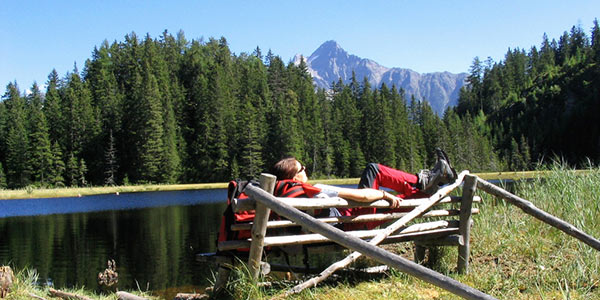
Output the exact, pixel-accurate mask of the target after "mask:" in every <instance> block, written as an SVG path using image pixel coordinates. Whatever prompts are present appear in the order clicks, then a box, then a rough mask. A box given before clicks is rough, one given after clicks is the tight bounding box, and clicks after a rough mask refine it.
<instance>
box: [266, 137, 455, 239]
mask: <svg viewBox="0 0 600 300" xmlns="http://www.w3.org/2000/svg"><path fill="white" fill-rule="evenodd" d="M436 154H437V162H436V164H435V166H434V167H433V168H432V169H431V170H421V171H420V172H419V173H417V174H410V173H407V172H404V171H400V170H396V169H393V168H390V167H388V166H385V165H382V164H378V163H370V164H368V165H367V166H366V168H365V169H364V171H363V173H362V176H361V178H360V182H359V183H358V188H356V189H355V188H342V187H333V186H328V185H322V184H316V185H311V184H309V183H307V181H308V176H307V175H306V167H305V166H304V165H303V164H302V163H300V162H299V161H298V160H297V159H296V158H294V157H288V158H284V159H282V160H280V161H278V162H277V163H276V164H275V165H274V166H273V167H272V169H271V171H270V172H271V174H273V175H275V176H277V183H276V185H275V191H274V192H273V195H274V196H276V197H307V198H313V197H317V198H323V197H341V198H344V199H347V200H354V201H358V202H372V201H375V200H381V199H383V200H386V201H388V202H389V203H390V207H391V208H398V207H399V205H400V201H402V199H407V198H418V197H427V196H428V195H431V194H433V193H435V192H436V191H437V189H438V186H440V185H443V184H447V183H451V182H454V181H455V180H456V177H457V175H456V171H454V169H453V168H452V167H451V166H450V162H449V160H448V157H447V155H446V153H445V152H444V151H442V150H441V149H439V148H437V149H436ZM380 187H384V188H388V189H392V190H394V191H395V192H396V193H397V195H393V194H391V193H388V192H386V191H384V190H380V189H379V188H380ZM370 213H375V208H369V207H366V208H348V209H338V210H335V209H332V210H331V211H330V213H329V215H331V216H335V215H343V216H351V215H361V214H370ZM363 226H366V227H367V228H369V229H370V228H373V227H375V224H374V223H367V224H365V225H363ZM357 227H360V224H353V226H352V229H358V228H357Z"/></svg>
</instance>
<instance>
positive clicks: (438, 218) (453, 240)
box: [215, 171, 481, 289]
mask: <svg viewBox="0 0 600 300" xmlns="http://www.w3.org/2000/svg"><path fill="white" fill-rule="evenodd" d="M463 180H464V187H463V191H462V195H461V196H449V194H450V193H452V192H453V191H454V190H455V189H456V188H457V187H459V186H461V185H463ZM260 184H261V188H262V189H263V190H265V191H267V192H269V193H272V191H273V187H274V184H275V182H274V177H273V176H272V175H270V174H262V175H261V180H260ZM476 185H477V180H476V177H475V176H471V175H469V174H468V171H463V172H461V173H460V174H459V176H458V180H457V181H456V182H455V183H453V184H450V185H448V186H445V187H443V188H441V189H440V190H439V191H438V192H436V193H435V194H434V195H432V196H431V197H430V198H423V199H406V200H403V201H402V202H401V203H400V208H401V209H402V211H403V212H386V211H389V203H388V202H387V201H384V200H379V201H374V202H371V203H361V202H354V201H349V200H345V199H342V198H275V199H276V200H277V201H281V202H282V203H285V204H287V205H290V206H292V207H293V208H295V209H298V210H301V211H305V212H311V211H312V210H315V209H328V208H349V207H375V208H377V213H375V214H365V215H358V216H341V217H324V218H316V219H317V220H318V221H320V222H323V223H326V224H344V223H362V222H374V221H377V222H385V223H384V224H383V225H381V226H380V227H379V228H376V229H372V230H356V231H345V233H346V234H348V235H350V236H353V237H358V238H360V239H363V240H370V239H379V240H380V241H379V240H378V241H377V242H375V243H374V244H378V243H399V242H414V244H415V256H414V260H415V261H416V262H421V261H423V259H424V255H425V249H426V247H431V246H457V247H458V260H457V270H458V271H459V272H466V271H467V270H468V264H469V252H470V249H469V239H470V228H471V226H472V215H473V214H477V213H478V212H479V210H478V209H477V208H474V207H473V203H474V202H475V203H476V202H480V201H481V199H480V198H479V197H476V196H475V195H474V192H475V188H476ZM232 209H233V210H234V211H248V210H252V209H255V210H256V216H255V218H254V222H250V223H245V224H234V225H232V227H231V230H232V231H240V230H251V232H252V236H251V238H247V239H240V240H230V241H222V242H219V243H218V249H219V251H220V252H223V251H232V250H235V249H240V248H246V249H248V248H249V249H250V251H249V255H248V256H249V257H248V266H249V269H250V270H251V273H252V276H254V277H256V278H258V274H259V271H260V268H261V267H260V266H261V265H262V266H263V268H264V267H268V266H269V265H267V264H265V262H261V259H262V254H263V249H264V248H265V247H268V248H269V249H277V248H285V247H289V246H296V245H325V244H328V243H329V244H330V243H331V242H332V241H331V240H330V239H328V238H327V237H325V236H323V235H321V234H318V233H311V232H308V231H307V230H302V231H301V232H300V231H299V230H296V233H295V234H293V235H289V234H285V232H286V231H289V230H290V229H291V228H298V227H299V226H301V225H299V224H297V223H296V222H294V221H291V220H275V221H269V220H268V217H269V213H270V209H269V208H268V207H266V206H264V205H262V204H261V203H258V202H257V201H255V200H254V199H253V198H248V199H234V201H233V203H232ZM409 222H410V223H409ZM390 223H391V224H392V225H390V226H388V227H385V226H386V225H389V224H390ZM337 227H341V226H337ZM371 242H373V241H371ZM359 255H360V254H359ZM224 266H225V264H224V265H223V266H222V267H221V268H219V274H218V277H217V282H216V283H215V289H218V288H220V287H221V286H222V285H223V284H224V283H225V282H224V281H226V280H227V276H228V271H227V268H225V267H224ZM289 268H290V269H292V270H302V269H303V268H294V267H293V266H290V267H289ZM305 269H306V268H305ZM264 273H266V272H265V270H263V274H264Z"/></svg>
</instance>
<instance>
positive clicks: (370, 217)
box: [231, 208, 479, 231]
mask: <svg viewBox="0 0 600 300" xmlns="http://www.w3.org/2000/svg"><path fill="white" fill-rule="evenodd" d="M471 213H472V214H478V213H479V209H478V208H473V209H472V210H471ZM406 214H407V212H397V213H379V214H367V215H358V216H339V217H326V218H318V219H317V220H319V221H321V222H324V223H330V224H331V223H333V224H335V223H363V222H377V221H389V220H396V219H400V218H402V217H403V216H405V215H406ZM459 214H460V210H458V209H438V210H431V211H428V212H426V213H425V214H423V215H421V216H420V218H432V217H448V216H458V215H459ZM252 224H253V223H252V222H249V223H242V224H233V225H231V230H232V231H240V230H250V229H251V228H252ZM293 226H298V225H296V223H294V222H292V221H289V220H276V221H269V222H267V229H273V228H285V227H293Z"/></svg>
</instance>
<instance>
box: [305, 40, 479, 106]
mask: <svg viewBox="0 0 600 300" xmlns="http://www.w3.org/2000/svg"><path fill="white" fill-rule="evenodd" d="M302 57H304V59H305V62H306V65H307V67H308V71H309V72H310V74H311V75H312V78H313V82H314V83H315V85H316V86H317V87H319V88H324V89H329V88H330V87H331V84H332V83H333V82H337V81H338V80H339V79H340V78H341V79H342V81H343V82H344V83H346V84H347V83H349V82H350V81H351V79H352V72H353V71H354V72H355V74H356V79H357V80H358V81H359V82H362V81H363V79H364V78H365V77H366V78H367V80H368V81H369V83H370V84H371V86H372V87H373V88H378V87H380V86H381V84H383V83H385V84H386V85H387V86H388V87H392V85H395V86H396V88H398V89H400V88H402V89H404V91H405V92H406V95H407V97H411V96H414V97H415V98H416V99H417V100H421V101H422V100H425V101H428V102H429V104H430V105H431V107H432V109H433V110H434V111H435V112H436V113H437V114H438V115H442V114H443V113H444V110H446V108H447V107H450V106H454V105H456V103H457V100H458V95H459V91H460V88H461V87H462V86H463V85H464V82H465V79H466V77H467V73H460V74H453V73H450V72H434V73H423V74H420V73H418V72H415V71H413V70H410V69H403V68H388V67H384V66H382V65H380V64H378V63H377V62H375V61H373V60H370V59H366V58H360V57H358V56H355V55H352V54H348V52H346V51H345V50H344V49H342V47H340V45H339V44H338V43H337V42H335V41H327V42H325V43H323V44H322V45H321V46H319V48H317V50H315V51H314V52H313V53H312V54H311V55H310V56H309V57H305V56H302V55H299V54H298V55H296V57H295V58H294V62H295V63H296V64H299V63H300V60H301V58H302Z"/></svg>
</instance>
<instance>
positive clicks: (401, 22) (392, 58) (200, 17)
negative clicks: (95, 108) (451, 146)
mask: <svg viewBox="0 0 600 300" xmlns="http://www.w3.org/2000/svg"><path fill="white" fill-rule="evenodd" d="M599 16H600V1H598V0H594V1H580V0H570V1H555V0H545V1H538V0H535V1H523V0H519V1H512V0H504V1H486V0H483V1H459V0H456V1H452V0H445V1H415V0H410V1H404V0H396V1H380V0H369V1H349V0H345V1H326V0H319V1H313V0H303V1H286V0H278V1H236V0H230V1H228V0H220V1H164V0H163V1H133V0H131V1H127V0H121V1H112V0H104V1H61V0H55V1H42V0H40V1H27V0H0V37H1V40H0V84H1V85H2V89H0V94H4V92H5V87H6V85H7V84H8V83H9V82H12V81H15V80H16V81H17V83H18V85H19V88H20V89H21V90H22V91H23V90H25V89H27V88H29V87H31V85H32V83H33V82H34V81H36V82H37V83H38V84H39V85H41V86H43V85H44V83H45V82H46V80H47V76H48V74H49V73H50V72H51V71H52V69H56V70H57V72H58V74H59V75H60V76H61V77H62V76H64V75H66V74H67V72H71V71H73V66H74V63H77V66H78V68H79V70H80V71H81V70H82V69H83V66H84V62H85V60H86V59H88V58H90V57H91V53H92V50H93V48H94V46H98V45H100V44H101V43H102V41H103V40H108V41H109V42H113V41H118V42H120V41H123V40H124V36H125V35H126V34H128V33H131V32H135V33H136V34H138V36H145V35H146V34H149V35H150V36H151V37H153V38H158V37H159V36H160V34H161V33H162V32H163V31H164V30H165V29H166V30H168V31H169V32H170V33H172V34H176V33H177V32H178V31H179V30H183V31H184V33H185V36H186V37H187V39H188V40H192V39H200V38H204V39H205V40H207V39H208V38H210V37H215V38H220V37H225V38H226V39H227V41H228V43H229V46H230V49H231V51H232V52H234V53H236V54H239V53H241V52H248V53H250V52H252V50H253V49H255V48H256V47H257V46H258V47H260V48H261V49H262V50H263V53H266V52H267V51H268V50H269V49H271V50H272V51H273V53H274V54H276V55H279V56H281V57H282V58H283V59H284V61H288V60H289V59H291V58H292V57H293V56H294V55H295V54H297V53H301V54H304V55H305V56H309V55H310V54H311V53H312V52H313V51H314V50H316V49H317V48H318V47H319V45H321V44H322V43H323V42H325V41H327V40H335V41H337V42H338V43H339V44H340V46H341V47H342V48H344V49H345V50H346V51H348V52H349V53H350V54H355V55H357V56H360V57H363V58H369V59H372V60H374V61H376V62H378V63H380V64H382V65H384V66H386V67H402V68H410V69H413V70H415V71H417V72H420V73H427V72H436V71H450V72H453V73H459V72H467V71H468V70H469V67H470V65H471V63H472V62H473V59H474V58H475V57H476V56H478V57H480V58H481V59H482V60H484V59H485V58H487V57H491V58H492V59H494V61H500V60H502V59H503V57H504V55H505V54H506V51H507V50H508V49H509V48H522V49H526V50H529V49H530V48H531V47H532V46H538V47H539V45H540V43H541V41H542V36H543V34H544V33H546V34H547V35H548V37H549V38H550V39H556V40H558V38H559V37H560V35H561V34H562V33H563V32H564V31H569V30H570V29H571V27H572V26H574V25H580V26H581V27H582V28H583V29H584V31H585V32H586V34H588V35H589V34H590V31H591V28H592V26H593V21H594V19H595V18H598V17H599Z"/></svg>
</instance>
